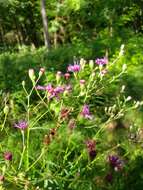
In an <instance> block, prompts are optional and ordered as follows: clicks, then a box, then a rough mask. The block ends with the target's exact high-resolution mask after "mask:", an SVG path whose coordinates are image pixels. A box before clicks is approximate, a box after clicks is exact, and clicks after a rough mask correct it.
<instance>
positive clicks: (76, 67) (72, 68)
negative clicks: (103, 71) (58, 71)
mask: <svg viewBox="0 0 143 190" xmlns="http://www.w3.org/2000/svg"><path fill="white" fill-rule="evenodd" d="M67 71H68V72H79V71H80V65H78V64H74V65H69V66H68V69H67Z"/></svg>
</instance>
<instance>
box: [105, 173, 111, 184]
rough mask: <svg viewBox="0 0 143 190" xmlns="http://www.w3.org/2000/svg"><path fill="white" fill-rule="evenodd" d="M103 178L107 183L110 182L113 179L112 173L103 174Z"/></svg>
mask: <svg viewBox="0 0 143 190" xmlns="http://www.w3.org/2000/svg"><path fill="white" fill-rule="evenodd" d="M105 180H106V181H107V182H109V183H112V181H113V175H112V174H111V173H108V174H107V175H106V176H105Z"/></svg>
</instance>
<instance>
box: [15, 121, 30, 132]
mask: <svg viewBox="0 0 143 190" xmlns="http://www.w3.org/2000/svg"><path fill="white" fill-rule="evenodd" d="M14 127H15V128H19V129H21V130H24V129H26V128H27V127H28V124H27V122H26V121H19V122H18V123H15V124H14Z"/></svg>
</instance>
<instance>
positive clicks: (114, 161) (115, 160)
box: [108, 155, 123, 171]
mask: <svg viewBox="0 0 143 190" xmlns="http://www.w3.org/2000/svg"><path fill="white" fill-rule="evenodd" d="M108 160H109V164H110V166H111V167H112V168H113V169H114V170H115V171H119V170H121V169H122V168H123V161H122V160H120V158H119V157H118V156H116V155H109V157H108Z"/></svg>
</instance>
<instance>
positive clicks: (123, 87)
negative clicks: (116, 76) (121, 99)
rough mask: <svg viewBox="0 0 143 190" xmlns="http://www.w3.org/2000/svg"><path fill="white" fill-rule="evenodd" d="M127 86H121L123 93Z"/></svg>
mask: <svg viewBox="0 0 143 190" xmlns="http://www.w3.org/2000/svg"><path fill="white" fill-rule="evenodd" d="M125 88H126V86H125V85H123V86H122V88H121V93H124V91H125Z"/></svg>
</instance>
